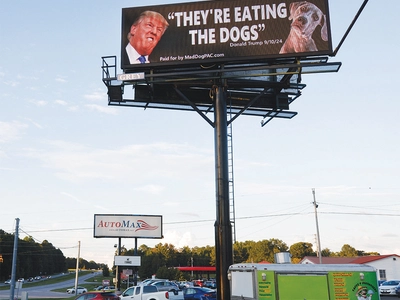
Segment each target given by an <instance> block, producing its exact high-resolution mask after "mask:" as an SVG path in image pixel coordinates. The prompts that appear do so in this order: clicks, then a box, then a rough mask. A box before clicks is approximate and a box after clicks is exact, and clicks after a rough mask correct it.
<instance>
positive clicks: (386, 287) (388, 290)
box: [379, 280, 400, 296]
mask: <svg viewBox="0 0 400 300" xmlns="http://www.w3.org/2000/svg"><path fill="white" fill-rule="evenodd" d="M399 284H400V280H388V281H385V282H383V283H382V284H381V285H380V286H379V295H381V296H382V295H396V287H397V286H398V285H399Z"/></svg>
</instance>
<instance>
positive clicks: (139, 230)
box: [93, 214, 164, 239]
mask: <svg viewBox="0 0 400 300" xmlns="http://www.w3.org/2000/svg"><path fill="white" fill-rule="evenodd" d="M99 218H102V219H99ZM93 237H95V238H153V239H162V238H163V237H164V236H163V222H162V215H133V214H132V215H127V214H95V215H94V223H93Z"/></svg>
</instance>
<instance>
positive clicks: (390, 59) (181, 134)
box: [0, 0, 400, 266]
mask: <svg viewBox="0 0 400 300" xmlns="http://www.w3.org/2000/svg"><path fill="white" fill-rule="evenodd" d="M178 2H179V1H175V2H166V1H165V0H148V1H147V2H146V3H145V5H161V4H169V3H178ZM362 2H363V1H361V0H357V1H356V0H352V1H347V0H334V1H333V0H332V1H330V16H331V28H332V40H333V46H334V48H335V47H336V46H337V45H338V43H339V41H340V39H341V38H342V36H343V35H344V33H345V31H346V29H347V28H348V26H349V25H350V23H351V21H352V20H353V18H354V16H355V15H356V12H357V11H358V9H359V7H360V6H361V4H362ZM136 5H137V1H104V0H100V1H76V0H72V1H70V0H68V1H66V0H61V1H57V2H54V1H48V0H47V1H45V0H43V1H5V2H2V5H1V9H0V58H1V59H0V99H1V102H2V106H1V108H0V181H1V184H0V195H1V209H0V229H2V230H5V231H6V232H9V233H12V232H14V230H15V220H16V219H17V218H19V219H20V238H24V237H25V236H28V235H29V236H32V237H33V238H34V239H35V241H37V242H39V243H41V242H42V241H43V240H48V241H49V242H50V243H52V244H53V245H54V246H55V247H57V248H60V249H61V251H62V252H63V253H64V255H65V256H67V257H76V256H77V255H78V242H80V243H81V248H80V256H81V257H83V258H84V259H86V260H94V261H96V262H98V263H107V264H108V265H109V266H111V265H112V263H113V257H114V251H115V249H114V244H116V243H117V239H116V238H101V239H100V238H94V237H93V221H94V215H95V214H128V215H131V214H132V215H162V216H163V234H164V238H163V239H139V240H138V244H139V245H142V244H145V245H148V246H150V247H152V246H154V245H156V244H158V243H171V244H173V245H175V247H176V248H181V247H183V246H189V247H195V246H200V247H201V246H206V245H214V243H215V241H214V221H215V218H216V204H215V203H216V201H215V160H214V130H213V128H212V127H211V126H210V125H209V124H208V123H207V122H205V121H204V120H203V119H202V118H201V117H200V116H199V115H198V114H197V113H195V112H182V111H173V110H157V109H147V110H143V109H141V108H127V107H125V108H124V107H114V106H108V102H107V89H106V86H105V85H104V84H103V82H102V73H101V63H102V61H101V57H103V56H108V55H116V56H117V57H119V55H120V54H119V53H120V34H121V11H122V8H125V7H134V6H136ZM399 10H400V1H398V0H386V1H369V3H368V4H367V6H366V7H365V9H364V11H363V13H362V14H361V16H360V18H359V20H358V21H357V23H356V24H355V26H354V28H353V30H352V31H351V32H350V34H349V36H348V37H347V39H346V41H345V42H344V44H343V45H342V47H341V48H340V50H339V52H338V54H337V55H336V56H335V57H331V58H329V61H330V62H342V67H341V68H340V70H339V72H337V73H325V74H309V75H304V76H303V78H302V80H303V81H302V82H303V83H305V84H306V85H307V86H306V88H305V89H304V90H303V92H302V96H301V97H300V98H298V99H297V100H296V101H294V102H293V103H292V104H291V106H290V110H291V111H296V112H298V115H297V116H295V117H294V118H293V119H291V120H286V119H274V120H272V121H271V122H269V123H268V124H267V125H266V126H264V127H262V126H261V125H260V123H261V120H262V119H261V118H260V117H249V116H240V117H239V118H238V119H236V120H235V121H234V123H233V147H234V148H233V151H234V152H233V154H234V156H233V162H234V194H235V211H236V220H235V232H236V240H237V241H242V242H243V241H247V240H253V241H260V240H265V239H271V238H277V239H280V240H282V241H283V242H285V243H286V244H287V245H288V246H289V247H290V245H292V244H294V243H297V242H309V243H312V244H313V245H314V250H316V233H317V231H316V223H317V222H316V218H315V212H314V205H313V201H314V198H313V194H312V190H313V189H314V190H315V198H316V201H317V203H318V209H317V212H318V215H317V217H318V225H319V233H320V242H321V248H323V249H324V248H329V249H330V250H331V251H334V252H338V251H340V249H341V247H342V246H343V245H344V244H349V245H351V246H352V247H354V248H356V249H357V250H362V251H365V252H372V251H373V252H379V253H380V254H400V244H399V243H398V241H399V235H400V231H399V230H398V229H399V227H398V225H397V224H398V223H399V216H400V201H399V198H400V186H399V182H400V159H399V156H398V153H399V150H398V149H399V146H400V145H399V142H400V141H399V128H400V118H399V117H398V112H399V111H400V102H399V101H398V99H397V97H398V96H396V95H397V92H396V93H394V92H392V89H393V90H395V89H397V88H398V86H399V84H400V80H399V76H398V74H397V70H399V69H400V61H399V59H398V49H399V48H400V36H399V32H398V30H396V29H395V28H398V22H397V20H396V17H395V15H396V14H395V13H394V12H396V11H399ZM119 73H122V71H121V70H119ZM210 117H211V118H212V116H210ZM122 245H123V246H125V247H126V248H128V249H130V248H133V247H134V239H122ZM194 264H195V262H194Z"/></svg>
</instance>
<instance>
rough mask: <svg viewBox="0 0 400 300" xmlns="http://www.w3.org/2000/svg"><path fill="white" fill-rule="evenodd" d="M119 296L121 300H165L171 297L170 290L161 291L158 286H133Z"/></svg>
mask: <svg viewBox="0 0 400 300" xmlns="http://www.w3.org/2000/svg"><path fill="white" fill-rule="evenodd" d="M119 298H120V299H121V300H165V299H169V292H159V291H158V289H157V287H156V286H152V285H144V286H140V285H139V286H132V287H130V288H128V289H126V290H125V291H124V292H123V293H122V294H121V295H120V296H119Z"/></svg>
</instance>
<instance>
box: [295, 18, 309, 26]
mask: <svg viewBox="0 0 400 300" xmlns="http://www.w3.org/2000/svg"><path fill="white" fill-rule="evenodd" d="M297 22H299V23H300V24H301V25H306V24H307V22H308V21H307V18H304V17H298V18H297Z"/></svg>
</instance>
